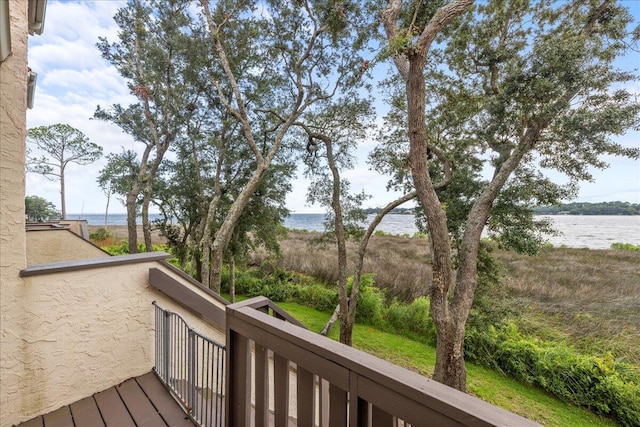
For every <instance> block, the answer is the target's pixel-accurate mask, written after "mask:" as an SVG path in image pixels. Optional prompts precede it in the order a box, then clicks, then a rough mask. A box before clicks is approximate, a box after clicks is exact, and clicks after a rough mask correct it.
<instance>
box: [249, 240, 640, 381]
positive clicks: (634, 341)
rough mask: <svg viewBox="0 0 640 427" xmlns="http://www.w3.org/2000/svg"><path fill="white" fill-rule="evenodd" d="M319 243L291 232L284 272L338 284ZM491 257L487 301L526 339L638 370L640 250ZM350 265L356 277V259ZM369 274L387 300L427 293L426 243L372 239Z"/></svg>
mask: <svg viewBox="0 0 640 427" xmlns="http://www.w3.org/2000/svg"><path fill="white" fill-rule="evenodd" d="M314 237H317V233H305V232H297V231H291V232H289V235H288V237H287V239H285V240H283V241H282V242H281V245H282V251H283V254H284V257H283V259H282V260H280V261H279V262H280V263H281V266H282V267H283V268H285V269H291V270H295V271H298V272H302V273H305V274H308V275H311V276H314V277H316V278H320V279H322V280H323V281H325V282H326V283H335V282H336V280H337V267H336V266H337V259H336V256H335V254H334V253H335V248H334V246H331V245H326V246H319V245H313V244H312V240H313V239H314ZM356 251H357V244H356V243H353V242H352V243H350V247H349V252H350V253H351V254H352V256H353V254H355V253H356ZM494 255H495V257H496V259H497V260H498V263H499V265H500V267H501V286H500V287H498V288H497V289H495V290H491V291H489V292H493V294H490V295H488V297H489V299H490V300H492V301H494V302H495V304H496V305H502V306H503V307H508V308H509V309H511V310H510V312H513V313H516V314H515V316H516V318H515V322H516V324H517V325H518V327H519V328H520V329H521V330H522V332H523V333H526V334H531V335H533V336H537V337H539V338H543V339H549V340H553V341H560V342H564V343H567V344H569V345H572V346H574V347H575V348H576V349H577V350H579V351H580V352H582V353H584V354H594V355H602V354H605V353H607V352H611V353H612V354H613V355H614V357H615V358H617V359H619V360H621V361H626V362H629V363H632V364H634V365H635V366H638V367H640V253H639V252H630V251H613V250H589V249H570V248H547V249H545V250H544V251H543V252H541V253H540V254H538V255H536V256H528V255H519V254H516V253H513V252H505V251H500V250H496V251H494ZM261 257H262V258H261ZM264 257H265V255H264V254H263V255H261V256H257V258H256V259H255V260H254V262H258V263H259V262H260V261H262V260H264ZM350 262H351V264H350V271H352V268H353V262H354V258H353V257H352V258H351V259H350ZM365 272H370V273H373V274H374V277H375V283H376V285H377V286H378V287H380V288H383V289H385V292H386V295H387V299H389V300H392V299H393V298H396V299H398V300H400V301H404V302H409V301H411V300H413V299H414V298H417V297H419V296H424V295H427V294H428V288H427V284H428V283H429V281H430V277H431V271H430V267H429V252H428V243H427V240H426V239H424V238H406V237H397V236H390V235H383V236H380V235H377V236H373V237H372V240H371V243H370V245H369V251H368V252H367V256H366V258H365ZM639 369H640V368H639Z"/></svg>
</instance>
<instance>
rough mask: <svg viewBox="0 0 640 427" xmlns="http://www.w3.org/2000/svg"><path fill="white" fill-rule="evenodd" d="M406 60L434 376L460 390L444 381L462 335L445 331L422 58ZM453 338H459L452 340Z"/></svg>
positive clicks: (443, 236)
mask: <svg viewBox="0 0 640 427" xmlns="http://www.w3.org/2000/svg"><path fill="white" fill-rule="evenodd" d="M409 61H410V62H409V74H408V79H407V89H406V91H407V101H408V103H407V107H408V117H409V142H410V149H409V162H410V164H411V174H412V177H413V182H414V185H415V189H416V193H417V195H418V200H419V202H420V205H421V206H422V209H423V210H424V212H425V215H426V217H427V224H428V228H429V234H430V236H431V239H430V241H431V258H432V259H431V261H432V264H431V267H432V271H433V280H432V283H431V292H430V296H431V317H432V318H433V322H434V325H435V327H436V331H437V336H438V345H439V346H440V348H442V349H443V350H442V352H441V353H436V369H435V372H434V378H440V379H442V380H443V381H442V382H443V384H446V385H449V386H451V387H454V388H458V389H460V390H464V389H465V387H460V383H459V382H458V381H457V380H456V381H451V382H448V381H449V380H451V379H453V378H454V377H455V376H452V375H451V374H450V373H451V372H455V371H456V370H457V369H459V365H460V363H461V364H464V359H461V360H460V361H458V360H457V356H456V355H451V356H447V357H445V353H444V352H445V351H446V350H448V349H454V348H457V347H460V348H461V347H462V338H463V337H458V336H457V335H455V334H451V333H448V331H449V330H450V329H451V328H452V324H454V323H455V322H456V320H457V319H454V318H452V316H453V315H455V314H456V313H451V311H450V310H449V302H448V295H449V289H450V287H451V284H452V267H453V265H452V260H451V241H450V239H449V232H448V229H447V219H446V214H445V212H444V210H443V209H442V207H441V204H440V199H439V198H438V195H437V194H436V192H435V189H434V186H433V182H432V181H431V177H430V176H429V169H428V165H427V147H428V143H429V135H428V133H427V127H426V123H425V120H424V117H425V94H426V88H425V81H424V64H425V58H424V57H423V56H422V55H420V54H416V55H414V56H413V57H411V58H410V59H409ZM456 339H458V340H460V341H459V342H456V341H455V340H456ZM452 340H454V341H452ZM460 357H462V356H460ZM443 358H444V359H443ZM452 362H455V363H456V365H450V363H452ZM447 373H449V374H447Z"/></svg>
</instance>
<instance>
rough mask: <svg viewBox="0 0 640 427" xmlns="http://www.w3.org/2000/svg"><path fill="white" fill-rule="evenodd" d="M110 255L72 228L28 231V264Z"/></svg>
mask: <svg viewBox="0 0 640 427" xmlns="http://www.w3.org/2000/svg"><path fill="white" fill-rule="evenodd" d="M109 256H111V255H109V254H108V253H106V252H104V251H102V250H101V249H100V248H98V247H96V246H94V245H92V244H91V243H90V242H88V241H86V240H84V239H83V238H82V237H80V236H78V235H77V234H75V233H73V232H71V230H65V229H60V230H39V231H29V232H27V265H35V264H45V263H48V262H57V261H72V260H77V259H91V258H100V257H109Z"/></svg>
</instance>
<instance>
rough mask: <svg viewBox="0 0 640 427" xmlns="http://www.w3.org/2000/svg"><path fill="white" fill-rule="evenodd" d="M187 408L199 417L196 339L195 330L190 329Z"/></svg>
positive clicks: (188, 334)
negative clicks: (196, 397)
mask: <svg viewBox="0 0 640 427" xmlns="http://www.w3.org/2000/svg"><path fill="white" fill-rule="evenodd" d="M187 337H188V341H187V378H188V381H187V387H188V391H187V406H189V407H190V408H191V414H192V415H193V416H194V417H197V416H198V407H197V404H196V399H195V396H196V360H195V358H196V355H197V353H196V339H195V338H196V337H195V334H194V333H193V330H192V329H191V328H189V329H188V330H187Z"/></svg>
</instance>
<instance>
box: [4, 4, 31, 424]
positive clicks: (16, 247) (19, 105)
mask: <svg viewBox="0 0 640 427" xmlns="http://www.w3.org/2000/svg"><path fill="white" fill-rule="evenodd" d="M9 15H10V26H11V49H12V54H11V55H9V56H8V57H7V58H6V59H5V60H4V61H3V62H2V63H0V425H1V426H6V425H10V424H11V422H10V421H11V417H10V413H11V403H10V402H11V400H12V394H11V393H12V390H11V387H9V384H11V383H15V382H16V381H20V379H21V377H22V374H23V369H22V364H21V362H20V361H19V360H16V359H15V358H13V357H12V355H13V354H15V353H16V352H18V351H19V349H20V348H21V346H23V345H24V342H23V341H21V340H20V338H19V337H17V336H16V335H14V334H13V333H12V332H10V331H9V328H10V327H11V326H12V322H13V314H12V312H13V309H14V307H15V304H16V302H17V299H18V298H19V296H18V295H17V294H18V290H19V289H20V285H21V283H22V282H21V280H20V278H19V276H18V273H19V271H20V270H21V269H22V268H24V267H25V265H26V257H25V231H24V226H25V223H24V184H25V176H24V145H25V138H26V109H27V2H26V1H10V2H9Z"/></svg>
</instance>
